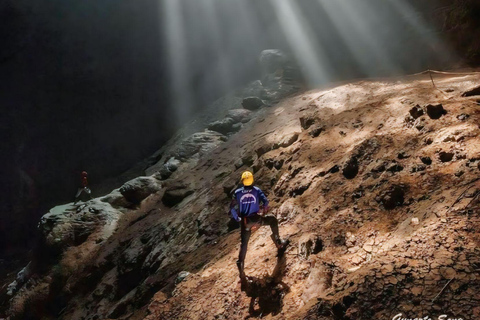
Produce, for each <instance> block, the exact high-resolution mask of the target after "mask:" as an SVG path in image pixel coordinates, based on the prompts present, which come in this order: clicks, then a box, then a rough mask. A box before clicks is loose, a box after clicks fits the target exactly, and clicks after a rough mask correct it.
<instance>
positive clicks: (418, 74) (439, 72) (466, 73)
mask: <svg viewBox="0 0 480 320" xmlns="http://www.w3.org/2000/svg"><path fill="white" fill-rule="evenodd" d="M432 73H435V74H445V75H452V76H454V75H456V76H468V75H474V74H480V71H472V72H448V71H438V70H431V69H428V70H425V71H422V72H419V73H414V74H409V75H406V76H407V77H413V76H420V75H424V74H430V75H431V74H432Z"/></svg>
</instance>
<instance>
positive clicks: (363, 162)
mask: <svg viewBox="0 0 480 320" xmlns="http://www.w3.org/2000/svg"><path fill="white" fill-rule="evenodd" d="M436 83H437V86H438V87H439V88H441V89H443V90H446V91H448V92H447V93H441V92H440V91H438V90H435V89H434V88H433V87H432V84H431V82H430V80H429V79H425V80H416V81H411V82H410V81H399V82H395V83H390V82H361V83H356V84H349V85H345V86H341V87H338V88H335V89H332V90H325V91H311V92H308V93H306V94H303V95H301V96H298V97H294V98H292V99H289V100H287V101H284V102H283V103H281V104H280V105H278V106H276V107H275V108H272V109H266V110H265V115H264V116H262V117H260V118H259V119H257V120H254V121H253V122H252V123H250V126H251V128H247V129H245V130H243V131H242V132H241V133H240V134H238V135H236V136H235V137H233V138H232V139H231V140H230V141H228V142H227V143H226V144H225V146H224V148H223V149H220V150H218V151H216V152H215V154H214V155H213V156H212V158H211V159H210V160H208V161H207V162H209V163H210V168H218V169H216V170H213V172H216V171H222V170H225V171H226V172H231V168H230V167H228V163H231V162H232V161H234V160H232V155H233V156H235V155H236V154H237V155H239V156H240V155H241V154H242V153H248V152H252V150H258V149H259V148H260V147H261V146H263V145H265V144H267V145H272V144H274V143H275V142H277V141H279V140H281V139H282V138H283V137H284V136H286V135H288V134H290V133H293V132H298V133H300V135H299V138H298V141H297V142H295V143H294V144H292V145H291V146H289V147H287V148H279V149H277V150H273V151H270V152H267V153H265V154H263V155H262V156H261V157H260V158H259V159H258V160H256V164H254V165H253V166H254V167H255V168H259V170H258V171H257V172H256V174H255V176H256V177H257V182H258V183H259V185H260V187H262V188H263V189H264V190H265V191H266V192H267V194H268V196H269V198H271V199H272V200H273V204H272V207H273V208H274V213H275V214H276V215H277V216H278V217H281V218H282V219H283V223H282V225H281V233H282V235H284V236H288V237H290V239H291V240H292V241H293V244H294V245H292V246H291V248H290V250H289V251H288V252H287V255H286V256H285V258H284V259H282V260H280V261H277V260H276V258H275V250H274V247H273V244H272V243H271V240H270V238H269V234H270V231H269V230H268V228H263V229H260V230H259V231H257V233H256V234H255V235H254V236H253V237H252V239H251V242H250V249H249V253H248V255H247V263H246V272H247V274H248V275H250V276H253V277H256V278H257V279H256V281H258V282H259V285H260V287H261V286H262V285H263V286H264V287H268V288H269V289H270V290H271V291H272V292H269V293H265V292H261V289H262V288H259V289H260V295H261V297H260V298H257V299H256V300H255V302H254V305H253V311H252V310H251V308H250V307H251V305H250V303H251V300H252V298H251V297H249V296H247V294H246V293H244V292H242V291H241V290H240V285H239V284H238V283H237V270H236V266H235V260H236V255H237V250H236V249H237V248H236V247H233V246H232V242H233V241H224V242H223V243H222V244H221V245H220V248H219V249H212V250H217V251H218V254H217V255H216V257H215V258H214V260H213V261H210V262H209V263H208V264H207V265H206V266H205V267H204V268H202V270H201V271H199V272H197V273H195V274H194V275H191V276H190V277H188V278H187V280H186V281H185V282H183V283H181V284H180V285H179V286H177V288H176V289H175V291H174V292H173V296H172V297H170V298H169V297H168V293H165V292H159V293H157V294H156V296H155V298H154V300H153V302H152V303H151V304H150V306H149V312H150V313H151V315H150V316H149V317H147V318H148V319H158V318H160V319H173V318H176V319H214V318H217V319H237V318H245V317H247V318H248V317H249V316H250V317H258V316H264V317H265V316H266V317H267V318H278V319H290V318H305V317H306V318H309V319H372V318H375V319H391V318H392V317H393V316H395V315H396V314H398V313H403V315H404V316H405V317H411V318H415V317H417V316H420V315H423V316H427V315H430V316H432V317H433V316H435V315H437V316H438V315H441V314H447V315H449V316H452V317H453V316H456V317H458V318H460V317H462V318H463V319H476V318H478V317H479V316H480V309H479V308H478V306H480V294H479V289H480V282H479V280H480V279H479V278H478V271H479V270H480V268H479V267H480V256H479V253H480V251H479V249H478V240H479V238H478V226H479V225H478V223H479V216H478V214H479V213H480V211H479V208H478V207H479V205H478V204H479V203H480V202H479V199H478V192H479V190H480V183H479V182H478V181H477V179H478V178H480V175H479V174H480V170H479V168H478V166H479V160H480V139H479V137H478V134H479V132H480V130H479V124H480V121H479V120H480V106H479V104H478V101H477V100H479V99H475V98H473V99H472V98H462V97H461V94H462V92H464V91H465V90H467V89H468V88H470V87H473V86H475V84H478V77H460V78H458V77H457V78H442V79H440V80H438V79H437V81H436ZM445 95H446V96H445ZM478 98H480V97H478ZM417 104H418V105H420V106H425V105H428V104H433V105H435V104H442V105H443V107H444V108H445V110H446V111H447V114H446V115H442V116H441V117H440V118H439V119H431V118H430V117H429V116H428V115H427V114H425V115H424V116H422V117H421V118H419V119H417V120H416V121H412V122H409V121H406V119H405V118H406V116H407V115H408V114H409V110H410V109H412V107H414V106H416V105H417ZM462 114H466V115H469V117H468V118H466V119H465V120H459V119H458V117H459V116H460V115H462ZM302 117H304V118H307V119H310V118H311V119H312V121H311V122H312V124H311V126H310V127H309V128H308V129H307V130H304V129H303V128H302V127H301V126H300V120H299V119H300V118H302ZM460 118H461V119H463V117H460ZM422 126H423V128H422ZM417 127H418V128H417ZM315 130H317V131H321V132H320V134H319V135H318V137H312V135H316V133H315ZM441 152H447V153H452V154H453V158H452V160H451V161H449V162H442V160H440V154H441ZM421 157H430V159H431V164H430V165H425V164H424V163H423V162H422V160H421V159H420V158H421ZM352 158H356V160H354V161H352V160H351V159H352ZM349 161H350V162H356V163H357V165H353V167H355V166H358V169H357V170H358V173H356V174H355V171H356V170H353V171H354V172H353V173H351V172H350V173H349V170H347V172H345V174H343V173H344V172H343V169H344V168H346V167H347V164H348V163H349ZM269 162H270V163H275V162H283V165H282V166H281V168H280V169H276V168H275V167H273V168H271V169H269V168H268V163H269ZM426 162H428V160H427V161H426ZM336 165H337V166H338V169H339V171H338V172H335V171H336V170H335V169H334V170H331V169H332V168H334V167H335V166H336ZM205 169H206V170H205ZM208 169H209V168H208V167H207V168H205V165H203V164H202V165H200V166H199V167H197V169H196V170H197V171H202V172H201V176H202V177H203V178H204V181H205V183H206V184H207V188H208V190H209V191H208V194H209V195H210V196H212V194H214V193H215V189H216V188H215V185H218V183H219V182H217V181H216V179H213V181H212V177H211V176H210V175H209V171H210V170H208ZM332 171H333V172H332ZM240 172H241V169H240V170H237V171H236V172H234V173H233V174H232V175H230V176H231V177H232V179H234V178H235V177H236V176H238V175H239V173H240ZM189 175H190V173H189ZM345 175H347V176H348V179H347V178H346V177H345ZM193 179H198V178H197V177H196V176H194V177H193ZM210 181H211V184H210V183H209V182H210ZM392 190H393V191H392ZM395 190H399V191H398V192H397V193H400V195H396V194H395ZM475 195H476V198H475V199H474V196H475ZM388 197H390V198H392V197H393V198H394V200H393V201H388V200H389V199H390V198H388ZM385 198H387V199H385ZM396 198H398V199H396ZM401 198H403V199H401ZM457 199H459V201H458V202H457V203H455V201H456V200H457ZM218 200H220V199H218ZM384 202H385V203H384ZM454 203H455V204H454ZM453 204H454V205H453ZM385 207H388V209H386V208H385ZM412 218H417V219H418V224H416V222H415V220H414V222H413V223H412ZM228 237H229V238H232V237H234V238H237V237H238V234H236V232H235V234H233V235H229V236H228ZM309 240H310V243H312V244H313V245H312V247H315V243H316V242H320V243H321V245H320V246H321V247H322V248H321V249H320V248H318V250H320V252H318V253H317V254H308V253H307V254H305V253H304V254H300V251H301V249H300V246H302V245H303V246H304V245H305V243H307V246H308V241H309ZM313 249H314V248H312V250H313ZM302 250H303V251H305V250H304V248H303V247H302ZM275 268H277V269H281V270H282V272H280V276H279V274H278V273H277V272H275V271H278V270H275V271H274V269H275ZM272 273H273V277H270V275H271V274H272ZM269 281H270V283H269ZM447 283H448V286H447V287H446V288H445V289H444V290H442V288H443V287H444V286H445V285H446V284H447ZM263 289H265V288H263ZM247 293H248V294H250V296H252V295H253V296H254V297H255V293H253V294H251V293H250V292H247ZM262 296H263V299H262ZM432 300H434V302H432Z"/></svg>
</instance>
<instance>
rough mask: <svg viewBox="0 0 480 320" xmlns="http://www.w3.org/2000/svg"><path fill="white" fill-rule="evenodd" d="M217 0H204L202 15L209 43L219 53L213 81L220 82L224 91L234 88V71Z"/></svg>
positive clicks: (201, 9)
mask: <svg viewBox="0 0 480 320" xmlns="http://www.w3.org/2000/svg"><path fill="white" fill-rule="evenodd" d="M215 2H216V0H204V1H203V5H201V6H200V7H201V8H200V11H201V13H200V14H201V15H202V18H203V21H204V23H205V25H204V27H205V28H206V30H204V31H203V32H205V33H206V34H208V35H209V36H210V37H209V38H208V42H207V44H208V45H209V46H213V48H214V50H213V51H214V52H215V54H216V55H217V57H216V61H215V67H213V68H212V69H213V75H212V76H213V77H212V78H211V81H215V79H217V80H216V81H215V82H216V83H218V84H219V85H220V86H221V87H222V89H223V91H224V92H226V91H227V90H230V89H232V83H231V77H232V72H231V68H230V61H229V60H228V53H227V49H226V46H225V43H224V42H223V41H222V37H221V34H220V30H221V28H222V25H221V23H220V21H219V19H218V12H217V9H216V4H215Z"/></svg>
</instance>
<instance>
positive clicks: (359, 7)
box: [319, 0, 400, 75]
mask: <svg viewBox="0 0 480 320" xmlns="http://www.w3.org/2000/svg"><path fill="white" fill-rule="evenodd" d="M319 1H320V4H322V5H323V6H324V7H325V6H327V2H330V3H329V4H330V5H332V6H336V7H335V8H332V7H330V8H331V12H334V13H335V14H336V15H337V16H336V17H333V19H332V20H337V19H338V20H340V21H342V23H344V24H346V25H348V28H349V30H350V32H351V33H352V34H353V36H354V37H355V38H357V39H359V40H360V41H361V42H362V44H361V45H359V47H357V48H361V47H362V46H366V48H368V52H362V53H360V54H361V55H362V57H359V56H357V59H359V60H360V59H365V56H364V54H365V53H366V54H367V57H370V59H372V58H374V59H375V61H373V63H372V64H371V68H372V69H375V67H376V68H380V70H379V71H380V72H382V70H381V69H384V71H385V72H387V73H388V74H390V75H395V74H399V73H400V70H399V69H398V68H397V67H396V65H395V63H394V62H393V61H392V60H391V59H390V57H389V54H388V52H387V51H386V50H385V49H384V47H383V46H382V43H380V41H378V40H377V39H376V38H375V37H373V35H375V34H376V32H378V31H379V30H375V29H373V28H372V27H371V25H369V20H368V17H369V16H370V15H374V14H375V8H372V10H369V11H367V10H366V7H365V4H363V3H362V4H359V3H358V1H356V0H336V1H330V0H319ZM355 45H357V43H355ZM354 54H356V53H355V52H354ZM371 61H372V60H371ZM376 64H377V65H376ZM378 64H380V65H378Z"/></svg>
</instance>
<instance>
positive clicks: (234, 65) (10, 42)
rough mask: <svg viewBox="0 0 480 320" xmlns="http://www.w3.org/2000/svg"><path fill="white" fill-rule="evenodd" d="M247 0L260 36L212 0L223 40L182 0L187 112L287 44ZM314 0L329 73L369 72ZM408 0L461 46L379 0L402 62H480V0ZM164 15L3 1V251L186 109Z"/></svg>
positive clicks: (410, 65)
mask: <svg viewBox="0 0 480 320" xmlns="http://www.w3.org/2000/svg"><path fill="white" fill-rule="evenodd" d="M179 1H180V0H179ZM230 1H232V0H230ZM245 1H247V2H249V3H250V5H251V7H252V8H253V10H252V11H251V12H250V13H249V15H250V18H251V19H252V21H253V23H252V25H251V26H250V27H251V28H250V30H252V28H253V32H254V37H255V41H250V40H251V36H252V35H251V34H247V33H246V31H245V32H244V31H243V30H245V28H243V27H242V21H240V20H237V19H238V17H237V16H236V15H235V14H233V15H232V12H231V10H230V9H231V8H229V5H230V4H229V1H219V2H218V1H217V2H218V8H217V13H218V16H219V23H220V26H221V27H220V30H219V34H220V39H221V42H220V45H221V47H220V48H219V47H214V46H212V45H210V44H209V43H210V42H209V41H210V40H211V30H208V29H205V28H204V26H203V25H202V24H200V25H199V24H198V17H197V12H198V11H197V8H195V6H198V5H199V4H200V3H201V1H195V2H194V1H190V2H189V1H181V2H182V3H183V8H184V9H183V15H184V18H185V25H186V26H185V28H186V30H187V33H186V35H185V39H186V42H187V44H188V46H187V48H186V50H187V53H186V56H187V57H188V58H189V59H188V70H189V75H188V79H187V80H188V82H187V83H185V92H186V93H188V94H190V95H191V97H193V99H192V105H191V106H190V110H189V111H190V112H189V115H191V116H192V115H193V114H194V113H195V112H196V111H198V110H200V109H201V108H202V107H203V106H205V105H206V104H207V103H209V102H211V101H212V100H214V99H215V98H218V97H220V96H221V95H223V94H225V93H226V92H227V91H228V90H231V89H233V88H235V87H238V86H241V85H243V84H245V83H246V82H248V81H250V80H255V79H257V78H258V77H259V71H258V68H257V58H258V55H259V53H260V52H261V51H262V50H263V49H268V48H281V49H284V50H287V51H292V50H291V49H292V48H291V46H290V44H289V43H288V41H287V40H286V38H285V36H284V34H283V33H282V31H281V28H280V23H282V22H281V21H278V20H276V17H275V15H274V14H273V10H272V8H271V6H270V5H269V2H268V1H250V0H245ZM310 2H311V1H309V0H304V1H299V4H300V9H301V10H302V13H303V15H304V18H305V20H306V21H308V22H309V23H310V24H311V26H312V28H313V29H314V31H315V34H316V35H317V36H318V40H319V42H321V43H322V44H325V46H324V49H325V52H326V54H327V57H328V63H329V65H330V67H331V69H332V70H333V76H332V81H333V80H344V79H353V78H358V77H362V76H366V75H367V73H366V72H365V70H363V69H362V68H360V67H359V65H358V64H357V63H356V61H355V59H354V57H353V56H352V54H351V53H349V51H348V50H347V48H346V46H345V44H344V43H342V42H341V41H339V39H341V36H340V35H339V34H338V33H336V31H335V28H332V26H331V25H332V21H330V20H329V19H331V17H329V16H328V15H327V14H326V13H325V12H324V11H322V10H321V8H319V7H315V9H314V10H313V9H311V4H310ZM368 2H370V3H373V4H375V3H377V4H380V3H383V4H384V3H385V2H382V1H373V0H369V1H368ZM411 2H412V5H415V8H416V9H417V10H418V13H419V14H420V15H421V16H422V17H423V18H424V19H425V20H426V21H427V22H430V23H436V26H435V29H434V30H432V31H431V32H432V34H435V35H438V36H441V37H443V38H445V39H447V41H448V40H449V42H448V43H449V47H450V48H452V51H454V52H456V53H457V54H458V57H457V59H456V60H452V59H451V57H448V59H449V60H448V61H449V62H448V64H445V56H443V55H442V54H439V53H438V52H436V51H435V48H432V47H428V46H425V43H424V42H423V41H422V39H420V38H419V37H418V36H415V30H411V26H410V27H409V26H408V25H405V24H404V23H402V22H401V21H400V20H398V21H396V22H395V17H390V16H389V14H390V13H389V10H387V9H388V8H386V7H382V5H379V10H380V12H383V13H385V17H384V18H383V20H382V19H380V20H379V23H384V24H390V23H391V24H395V23H396V24H395V25H396V26H397V28H398V29H392V30H390V33H388V32H383V33H382V34H380V32H379V35H377V36H378V37H379V38H378V39H379V41H382V44H383V45H382V47H383V48H384V50H385V52H386V54H388V56H389V57H390V58H391V59H392V60H393V61H394V62H395V64H396V65H397V66H398V67H399V70H401V72H402V73H410V72H418V71H422V70H423V69H426V68H441V69H448V68H451V67H458V66H463V65H467V64H470V65H478V62H479V55H478V51H479V50H478V48H479V47H478V45H479V41H478V40H475V39H478V38H479V36H480V35H479V28H478V25H479V22H478V21H479V20H480V19H478V17H479V16H480V9H479V7H480V5H479V4H478V3H475V1H453V2H452V1H445V2H443V1H411ZM163 16H164V15H163V12H162V7H161V6H160V1H159V0H155V1H154V0H139V1H119V0H115V1H114V0H102V1H98V0H82V1H65V0H49V1H46V0H37V1H26V0H15V1H14V0H4V1H2V2H1V3H0V23H1V27H0V107H1V123H0V125H1V127H0V130H1V132H0V133H1V140H2V143H1V146H2V150H1V155H0V157H1V159H0V160H1V169H2V172H1V190H0V191H1V198H0V258H1V257H2V256H8V255H11V254H15V253H16V252H17V250H18V249H20V250H22V249H25V248H29V247H30V246H31V245H32V243H33V242H34V239H35V227H36V224H37V222H38V219H39V217H40V216H41V215H42V214H44V213H45V212H46V211H47V210H48V208H50V207H52V206H53V205H57V204H61V203H65V202H69V201H72V200H73V197H74V195H75V192H76V190H77V187H78V186H79V184H80V172H81V171H82V170H86V171H88V172H89V180H90V183H91V185H92V189H93V190H94V193H95V185H98V184H100V183H101V182H102V181H104V180H105V179H107V178H110V177H114V176H116V175H119V174H120V173H122V172H124V171H125V170H127V169H129V168H130V167H131V166H132V165H134V164H135V163H136V162H138V161H140V160H142V159H143V158H145V157H148V156H149V155H151V154H152V153H153V152H154V151H155V150H157V149H158V148H159V147H160V146H161V145H162V143H164V142H165V141H166V140H167V139H168V138H169V137H170V136H171V135H172V134H173V132H174V130H175V129H176V128H177V127H178V126H179V125H181V124H182V121H184V120H186V119H178V118H175V116H174V115H175V109H174V105H173V103H172V101H173V97H172V95H171V94H170V92H172V88H171V79H170V77H169V74H168V70H169V61H168V59H167V51H168V50H167V49H168V48H167V46H168V42H167V41H166V38H165V29H164V24H163V22H164V21H163V20H162V17H163ZM249 37H250V38H249ZM293 51H294V50H293ZM220 54H221V55H223V56H227V57H228V60H227V62H228V65H229V70H228V75H229V86H228V87H226V86H225V85H223V84H222V80H221V78H220V77H219V75H218V74H217V73H216V72H214V71H213V70H214V66H215V63H216V62H217V61H218V59H219V55H220ZM371 63H372V68H374V66H375V65H376V64H375V61H372V62H371ZM375 75H378V76H384V75H390V74H383V73H382V72H381V71H378V72H377V73H375ZM96 195H97V196H98V194H96Z"/></svg>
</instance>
